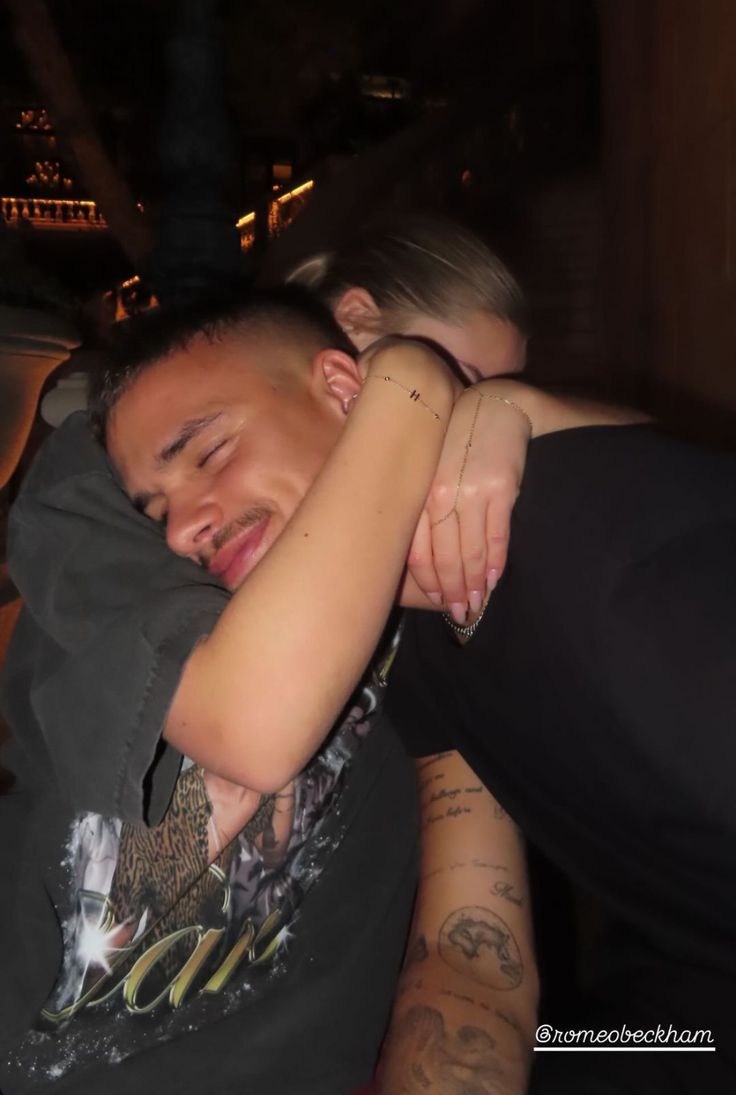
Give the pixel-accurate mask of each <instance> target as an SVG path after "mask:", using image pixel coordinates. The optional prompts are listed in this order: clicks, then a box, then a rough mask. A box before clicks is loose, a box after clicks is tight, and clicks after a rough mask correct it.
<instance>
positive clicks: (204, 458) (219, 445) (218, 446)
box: [197, 438, 227, 468]
mask: <svg viewBox="0 0 736 1095" xmlns="http://www.w3.org/2000/svg"><path fill="white" fill-rule="evenodd" d="M226 444H227V438H226V439H225V440H224V441H218V443H217V444H216V445H215V446H214V448H212V449H210V450H209V452H207V453H205V455H204V456H202V457H200V459H199V460H198V461H197V467H198V468H203V467H204V466H205V464H206V463H207V461H208V460H209V459H210V458H211V457H213V456H214V455H215V453H216V452H219V451H220V449H221V448H222V447H223V446H224V445H226Z"/></svg>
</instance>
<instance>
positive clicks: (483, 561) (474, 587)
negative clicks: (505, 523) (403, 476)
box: [457, 487, 492, 614]
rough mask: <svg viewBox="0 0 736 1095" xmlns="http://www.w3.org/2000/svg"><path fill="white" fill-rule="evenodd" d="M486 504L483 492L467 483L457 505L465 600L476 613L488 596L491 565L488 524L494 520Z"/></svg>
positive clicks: (472, 611)
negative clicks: (487, 533)
mask: <svg viewBox="0 0 736 1095" xmlns="http://www.w3.org/2000/svg"><path fill="white" fill-rule="evenodd" d="M485 507H486V502H485V498H484V497H483V496H482V492H480V491H478V490H476V489H475V488H472V487H468V489H467V490H466V491H463V490H461V491H460V497H459V498H458V507H457V521H458V524H459V529H460V554H461V558H462V565H463V575H464V581H465V600H466V601H467V603H468V605H469V608H470V611H471V613H473V614H477V613H478V612H480V610H481V607H482V605H483V601H484V600H485V597H486V575H487V571H488V566H489V564H488V562H487V557H488V544H487V542H486V527H487V525H489V524H492V523H491V522H490V519H489V518H488V516H487V511H486V508H485Z"/></svg>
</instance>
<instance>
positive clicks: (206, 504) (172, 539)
mask: <svg viewBox="0 0 736 1095" xmlns="http://www.w3.org/2000/svg"><path fill="white" fill-rule="evenodd" d="M221 526H222V513H221V511H220V507H219V506H218V505H217V504H216V503H215V502H213V501H211V500H207V501H191V502H187V503H179V504H177V505H170V506H169V512H168V515H167V518H166V543H167V544H168V546H169V548H170V549H171V551H173V552H174V553H175V554H176V555H185V556H199V555H201V554H202V552H203V551H205V550H206V549H208V548H209V547H210V544H211V541H212V537H213V536H214V535H215V533H216V532H217V530H218V529H219V528H220V527H221Z"/></svg>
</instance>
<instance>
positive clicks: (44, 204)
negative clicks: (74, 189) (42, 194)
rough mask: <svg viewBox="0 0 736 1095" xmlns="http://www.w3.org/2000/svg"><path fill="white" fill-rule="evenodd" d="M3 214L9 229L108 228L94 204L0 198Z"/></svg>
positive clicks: (58, 200)
mask: <svg viewBox="0 0 736 1095" xmlns="http://www.w3.org/2000/svg"><path fill="white" fill-rule="evenodd" d="M0 213H2V216H3V217H4V218H5V222H6V224H7V225H8V227H9V228H16V227H17V226H18V225H19V224H21V223H23V222H24V221H25V222H27V223H29V224H31V225H33V227H34V228H55V229H60V228H61V229H70V228H71V229H89V228H107V221H106V220H105V218H104V217H103V215H102V213H101V212H100V211H99V209H98V208H97V205H96V203H95V202H91V201H82V200H76V199H72V198H12V197H0Z"/></svg>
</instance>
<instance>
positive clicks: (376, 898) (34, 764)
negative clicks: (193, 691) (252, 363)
mask: <svg viewBox="0 0 736 1095" xmlns="http://www.w3.org/2000/svg"><path fill="white" fill-rule="evenodd" d="M10 533H11V535H10V553H9V554H10V562H11V568H12V573H13V576H14V578H15V580H16V582H17V584H18V587H19V589H20V590H21V592H22V594H23V597H24V601H25V607H24V610H23V614H22V617H21V620H20V621H19V625H18V628H17V631H16V633H15V634H14V636H13V641H12V644H11V650H10V652H9V657H8V660H7V663H6V667H5V674H4V677H5V679H4V689H3V703H4V707H5V711H6V713H7V716H8V718H9V721H10V723H11V726H12V730H13V734H14V738H13V741H12V743H11V748H10V750H9V751H8V756H7V763H8V765H9V767H11V769H12V770H14V771H15V772H16V774H17V777H18V779H17V789H16V790H15V791H14V792H13V793H12V794H10V795H8V796H6V797H4V798H1V799H0V825H1V826H2V829H1V835H0V879H1V880H2V886H1V887H0V895H1V896H0V914H1V915H0V970H2V976H1V977H0V1046H1V1048H2V1053H0V1088H1V1089H2V1091H3V1092H4V1095H17V1093H20V1092H26V1091H28V1092H37V1091H43V1090H46V1089H47V1088H51V1087H52V1089H53V1091H54V1092H57V1091H58V1092H59V1093H62V1092H74V1093H78V1095H82V1093H88V1092H89V1093H90V1095H92V1093H94V1095H98V1093H99V1092H101V1091H104V1092H106V1093H107V1095H115V1093H117V1092H121V1093H122V1092H125V1093H126V1095H127V1093H129V1092H130V1091H131V1090H136V1089H137V1090H139V1091H142V1092H149V1091H150V1092H156V1093H157V1095H167V1093H171V1095H173V1093H175V1092H176V1093H177V1095H179V1093H187V1092H191V1093H193V1095H194V1093H196V1095H200V1093H201V1092H203V1091H218V1092H219V1091H223V1092H224V1091H253V1092H258V1093H259V1095H261V1093H263V1095H293V1093H294V1092H295V1091H299V1092H300V1093H304V1095H345V1093H346V1092H348V1091H350V1090H353V1089H355V1088H357V1087H358V1086H360V1085H362V1084H365V1083H367V1082H368V1080H369V1078H370V1076H371V1072H372V1069H373V1065H374V1062H375V1056H376V1053H377V1050H378V1047H379V1044H380V1040H381V1037H382V1033H383V1030H384V1029H385V1025H386V1022H387V1019H388V1012H389V1009H390V1005H391V1000H392V995H393V985H394V982H395V978H396V976H397V971H398V966H399V963H400V958H401V952H402V949H403V943H404V940H405V935H406V930H407V926H408V917H409V915H410V909H411V901H412V896H413V885H414V877H415V874H414V856H415V850H416V849H415V841H416V801H415V793H414V792H415V780H414V774H413V770H412V766H411V765H410V764H409V762H408V760H407V758H406V755H405V754H404V752H403V751H402V750H401V748H400V746H399V745H398V743H397V741H396V738H395V735H393V734H392V733H391V732H390V729H389V727H388V725H387V723H386V720H385V719H384V718H383V717H382V715H381V713H380V708H381V705H382V694H383V691H384V684H385V680H384V676H383V673H382V672H375V671H374V672H372V673H371V674H369V676H368V677H367V678H366V681H365V682H364V684H363V685H362V686H361V688H360V689H358V691H357V692H356V694H355V696H354V697H353V700H352V702H351V703H350V704H349V705H348V707H347V708H346V717H345V718H344V719H342V720H341V721H340V723H339V725H338V726H337V727H336V728H335V731H334V732H333V734H332V736H331V737H330V739H329V741H328V743H327V745H326V746H325V747H324V748H323V749H322V750H321V751H320V752H319V753H318V754H317V756H316V757H315V758H314V759H313V760H312V762H311V763H310V765H309V766H308V767H307V769H306V770H305V772H303V773H302V774H301V775H300V776H299V777H297V779H296V780H295V781H294V787H293V792H294V800H293V811H292V810H290V809H289V807H288V806H287V807H285V813H286V816H287V817H288V818H289V821H288V824H287V826H286V831H285V832H283V831H282V832H281V833H280V835H279V837H278V840H277V841H275V842H274V834H275V827H274V826H275V822H274V824H273V825H272V820H273V817H274V815H273V808H274V803H273V802H272V801H269V799H268V798H267V800H266V802H265V803H263V804H262V806H261V807H259V809H258V811H257V812H256V813H255V815H254V816H252V817H250V818H248V819H247V821H246V822H245V824H244V827H243V828H242V829H241V831H240V832H239V833H238V834H237V836H236V837H235V838H234V839H233V840H232V841H231V842H230V843H226V844H225V846H224V847H222V846H221V845H222V835H221V831H220V833H219V834H218V830H217V826H216V821H217V810H216V808H215V807H213V806H212V805H211V802H210V797H209V794H208V783H207V776H206V774H205V773H203V772H202V770H201V769H200V768H199V767H198V766H196V765H193V764H191V762H189V761H188V760H187V759H186V758H183V757H182V756H181V755H180V754H178V753H177V752H176V750H174V749H172V748H171V747H170V746H168V745H166V744H165V743H164V742H163V741H162V739H161V728H162V726H163V723H164V720H165V715H166V711H167V709H168V706H169V704H170V702H171V698H172V696H173V694H174V691H175V689H176V685H177V681H178V678H179V675H180V673H181V670H182V667H183V665H184V662H185V660H186V658H187V656H188V654H189V652H190V650H191V649H192V647H193V645H194V644H195V643H196V642H197V640H198V639H199V638H200V637H201V636H202V635H205V634H207V633H208V631H209V630H210V629H211V627H212V625H213V623H214V621H215V620H216V618H217V616H218V614H219V612H220V611H221V610H222V607H223V606H224V605H225V604H226V603H227V593H226V592H225V591H224V590H223V589H222V588H220V587H218V586H217V584H216V583H213V581H212V579H211V578H210V577H209V576H208V575H206V574H204V573H203V572H202V571H201V570H200V569H199V568H197V567H195V566H193V565H191V564H189V563H187V562H186V561H185V560H178V559H176V558H175V557H173V556H172V555H171V554H170V552H169V551H168V550H167V548H166V545H165V543H164V541H163V539H162V537H161V535H160V533H159V532H158V531H157V530H156V528H155V527H154V525H153V524H152V523H151V522H149V521H147V520H145V519H144V518H141V517H140V516H139V515H138V514H136V513H135V511H134V510H133V509H132V507H131V506H130V504H129V502H128V501H127V499H126V498H125V496H124V495H123V493H122V491H121V490H120V489H119V487H117V486H116V484H115V483H114V481H113V479H112V477H111V474H110V471H109V469H108V467H107V465H106V461H105V458H104V454H102V452H101V451H100V450H99V449H98V448H97V447H96V446H95V445H94V444H93V443H92V440H91V438H90V437H89V435H88V434H87V431H86V427H85V425H84V420H83V419H82V418H80V417H77V418H75V419H72V420H69V421H68V422H67V423H66V424H65V425H64V426H63V427H62V428H61V429H60V430H59V431H58V432H57V433H56V434H55V435H54V436H53V437H52V438H51V439H50V441H49V442H48V443H47V445H46V446H45V447H44V450H43V451H42V453H41V454H40V457H39V459H38V460H37V462H36V464H35V465H34V467H33V469H32V471H31V473H30V475H29V476H28V478H27V480H26V483H25V484H24V489H23V493H22V495H21V498H20V499H19V502H18V504H17V506H16V507H15V510H14V512H13V515H12V519H11V529H10ZM380 661H381V659H379V663H380ZM379 663H377V666H376V667H374V669H378V668H380V664H379ZM284 673H285V681H286V684H287V686H288V667H285V670H284ZM247 718H248V712H247V711H244V712H243V719H244V723H245V724H246V725H247ZM269 798H270V796H269ZM213 822H215V827H214V829H213V826H212V823H213ZM223 828H224V826H223ZM267 837H270V840H271V842H270V843H268V841H267V839H266V838H267ZM213 841H214V845H213V844H212V842H213ZM212 847H214V848H215V849H219V852H218V854H217V857H216V858H215V860H214V863H213V865H210V864H211V859H210V856H211V855H212V854H213V852H212Z"/></svg>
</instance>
